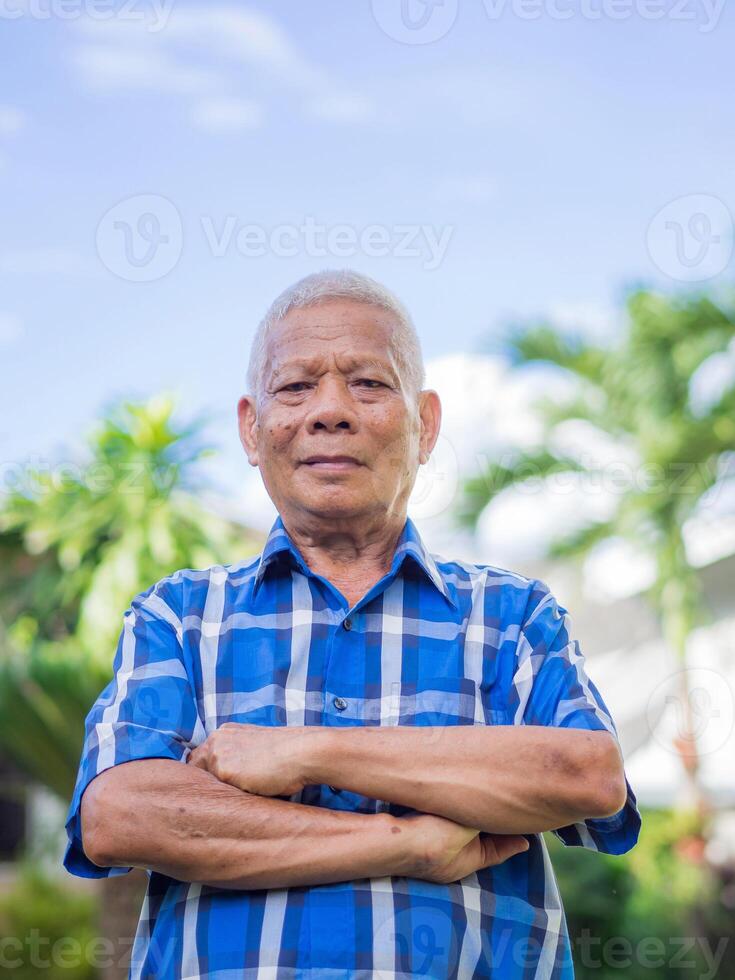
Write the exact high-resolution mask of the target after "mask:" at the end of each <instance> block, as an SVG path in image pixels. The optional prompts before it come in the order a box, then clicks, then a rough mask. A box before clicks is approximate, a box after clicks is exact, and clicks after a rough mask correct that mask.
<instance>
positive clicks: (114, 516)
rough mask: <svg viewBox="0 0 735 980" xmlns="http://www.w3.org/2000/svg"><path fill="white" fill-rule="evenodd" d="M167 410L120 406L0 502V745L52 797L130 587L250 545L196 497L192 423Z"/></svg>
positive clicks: (154, 403) (70, 775)
mask: <svg viewBox="0 0 735 980" xmlns="http://www.w3.org/2000/svg"><path fill="white" fill-rule="evenodd" d="M172 414H173V402H172V400H171V399H170V398H169V397H166V396H159V397H155V398H152V399H151V400H150V401H148V402H147V403H145V404H130V403H123V404H120V405H118V406H117V407H116V408H114V409H113V410H112V412H111V413H110V414H109V415H108V416H107V417H106V418H104V419H103V420H102V421H101V422H100V423H99V425H98V426H97V428H96V430H95V431H94V432H93V433H92V435H91V437H90V439H89V453H88V458H87V459H86V460H85V461H84V462H83V463H79V464H77V463H74V462H71V463H66V464H64V465H63V466H61V465H60V466H57V467H55V468H53V469H49V470H45V471H42V472H41V471H38V470H36V471H33V472H31V471H29V472H27V473H26V475H25V480H24V487H23V489H22V490H21V491H16V492H15V493H14V494H12V495H11V496H10V497H9V499H8V500H7V502H6V504H5V506H4V507H3V509H2V511H0V558H2V564H1V566H0V747H1V748H2V749H3V750H4V752H5V753H6V754H7V755H9V756H10V757H11V758H13V759H14V760H15V761H16V762H17V763H18V764H19V765H20V766H21V767H22V768H23V769H24V770H25V771H26V772H27V773H28V774H29V775H30V776H31V777H32V778H33V779H35V780H37V781H39V782H41V783H43V784H44V785H46V786H48V787H49V788H50V789H52V790H53V791H54V792H55V793H57V794H58V795H59V796H60V797H62V798H64V799H66V798H68V797H70V796H71V792H72V790H73V787H74V780H75V777H76V770H77V766H78V764H79V754H80V751H81V746H82V736H83V727H84V726H83V721H84V717H85V715H86V713H87V711H88V710H89V708H90V706H91V704H92V702H93V701H94V700H95V698H96V697H97V695H98V694H99V692H100V690H101V689H102V688H103V687H104V686H105V684H106V683H107V681H108V680H109V679H110V677H111V667H112V658H113V654H114V651H115V646H116V643H117V637H118V634H119V632H120V628H121V622H122V620H121V617H122V613H123V612H124V610H125V608H126V607H127V605H128V604H129V602H130V599H131V598H132V596H133V595H135V594H136V593H137V592H139V591H141V590H142V589H144V588H146V587H147V586H149V585H151V584H152V583H153V582H155V581H157V580H158V579H159V578H161V577H163V576H164V575H167V574H169V573H170V572H172V571H174V570H175V569H177V568H181V567H202V566H207V565H211V564H213V563H215V562H217V561H227V560H233V559H235V558H240V557H243V556H244V555H246V554H249V553H251V552H253V551H257V542H256V539H255V537H254V536H253V535H252V534H251V532H249V531H247V530H246V529H245V528H243V527H241V526H239V525H235V524H233V523H231V522H229V521H226V520H223V519H222V518H220V517H217V516H215V515H214V514H212V513H211V512H209V511H207V510H206V509H205V508H204V507H202V506H201V504H200V503H199V502H198V501H197V499H196V493H197V491H198V490H200V489H201V488H202V483H201V481H200V479H199V477H198V475H197V465H198V464H199V462H200V461H201V459H202V458H203V456H205V455H206V454H207V453H208V450H207V449H205V447H204V446H203V444H202V441H201V422H195V423H193V424H192V425H190V426H188V427H186V428H182V427H178V426H176V425H175V424H174V422H173V420H172ZM2 623H4V624H5V628H4V629H3V628H2V626H1V624H2Z"/></svg>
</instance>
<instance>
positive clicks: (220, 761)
mask: <svg viewBox="0 0 735 980" xmlns="http://www.w3.org/2000/svg"><path fill="white" fill-rule="evenodd" d="M248 383H249V391H250V394H249V395H248V396H246V397H244V398H242V399H241V401H240V404H239V420H240V434H241V439H242V443H243V446H244V448H245V452H246V453H247V456H248V459H249V461H250V463H251V464H252V465H253V466H258V467H259V468H260V472H261V475H262V478H263V480H264V482H265V486H266V488H267V490H268V493H269V495H270V497H271V498H272V500H273V502H274V504H275V506H276V508H277V510H278V517H277V519H276V521H275V523H274V524H273V527H272V529H271V531H270V534H269V536H268V539H267V542H266V544H265V547H264V549H263V552H262V554H260V555H259V556H256V557H255V558H249V559H247V560H245V561H242V562H240V563H238V564H234V565H225V566H216V567H214V568H209V569H206V570H204V571H193V570H191V569H185V570H182V571H178V572H175V573H174V574H173V575H171V576H169V577H167V578H165V579H163V580H162V581H160V582H158V583H157V584H156V585H154V586H152V587H151V588H150V589H148V591H146V592H144V593H142V594H140V595H138V596H137V597H136V598H135V599H133V601H132V603H131V606H130V608H129V609H128V611H127V612H126V613H125V616H124V625H123V629H122V634H121V637H120V644H119V647H118V651H117V655H116V658H115V662H114V678H113V680H112V681H111V682H110V684H109V685H108V687H107V688H105V690H104V691H103V692H102V694H101V695H100V697H99V699H98V701H97V702H96V703H95V705H94V706H93V707H92V709H91V711H90V713H89V715H88V718H87V723H86V742H85V746H84V751H83V756H82V762H81V766H80V771H79V778H78V781H77V786H76V790H75V793H74V798H73V800H72V803H71V806H70V809H69V817H68V822H67V831H68V836H69V845H68V848H67V852H66V856H65V866H66V867H67V869H68V870H69V871H71V872H73V873H74V874H79V875H86V876H104V875H112V874H123V873H125V872H126V871H129V870H130V868H131V867H133V866H137V867H141V868H146V869H147V871H148V874H149V881H148V891H147V895H146V898H145V902H144V905H143V909H142V912H141V917H140V922H139V925H138V930H137V935H136V938H135V943H134V947H133V954H132V967H131V976H132V977H135V978H172V980H173V978H177V980H179V978H187V980H193V978H198V977H213V978H218V980H234V978H240V977H244V978H283V980H287V978H288V980H290V978H301V977H322V978H331V980H337V978H347V977H363V978H367V977H379V978H396V977H419V976H420V977H436V978H447V977H458V978H466V980H469V978H473V977H487V978H490V977H492V978H494V980H497V978H516V977H517V978H519V980H520V978H532V977H535V978H539V980H540V978H565V977H571V976H572V975H573V969H572V965H571V956H570V943H569V938H568V934H567V928H566V923H565V919H564V912H563V908H562V904H561V900H560V897H559V892H558V890H557V886H556V882H555V879H554V874H553V871H552V868H551V865H550V863H549V858H548V854H547V851H546V847H545V844H544V841H543V838H542V836H541V835H542V832H543V831H546V830H553V831H555V833H556V834H557V835H558V836H559V837H560V838H561V839H562V840H563V841H564V842H565V843H566V844H572V845H580V846H584V847H588V848H592V849H594V850H599V851H604V852H607V853H611V854H620V853H622V852H624V851H627V850H628V849H629V848H631V847H632V846H633V845H634V844H635V842H636V839H637V836H638V830H639V826H640V818H639V815H638V812H637V810H636V801H635V796H634V794H633V792H632V790H631V788H630V786H629V784H628V782H627V780H626V778H625V773H624V770H623V764H622V761H621V755H620V751H619V747H618V742H617V735H616V730H615V727H614V724H613V722H612V720H611V718H610V715H609V713H608V711H607V709H606V707H605V704H604V702H603V700H602V698H601V697H600V694H599V692H598V691H597V689H596V688H595V686H594V685H593V684H592V682H591V681H590V680H589V679H588V677H587V675H586V673H585V668H584V660H583V657H582V654H581V653H580V650H579V648H578V645H577V643H576V642H575V641H574V640H573V639H572V638H571V637H570V633H569V621H568V618H567V615H566V610H565V609H563V608H562V607H561V606H560V605H559V604H558V603H557V602H556V600H555V598H554V597H553V596H552V594H551V593H550V592H549V590H548V588H547V587H546V585H545V584H544V583H543V582H540V581H533V580H529V579H527V578H524V577H523V576H521V575H517V574H514V573H512V572H508V571H503V570H501V569H498V568H494V567H492V566H489V565H471V564H467V563H465V562H460V561H450V560H445V559H443V558H439V557H437V556H434V555H432V554H430V553H429V552H428V551H427V549H426V547H425V546H424V544H423V542H422V540H421V537H420V536H419V534H418V532H417V529H416V527H415V525H414V524H413V522H412V521H411V520H410V519H408V518H407V511H406V508H407V502H408V499H409V495H410V493H411V489H412V487H413V485H414V481H415V479H416V475H417V471H418V467H419V466H420V465H422V464H424V463H426V462H427V460H428V459H429V454H430V453H431V451H432V449H433V447H434V445H435V443H436V440H437V436H438V433H439V426H440V417H441V408H440V403H439V398H438V396H437V394H436V392H434V391H430V390H424V388H423V367H422V361H421V353H420V347H419V343H418V339H417V336H416V333H415V330H414V328H413V326H412V325H411V321H410V319H409V317H408V315H407V313H406V311H405V309H404V308H403V307H402V306H401V304H400V303H399V302H398V301H397V300H396V298H395V297H394V296H393V295H392V294H390V293H389V292H388V291H387V290H386V289H384V288H383V287H382V286H380V285H379V284H378V283H376V282H374V281H372V280H370V279H368V278H366V277H364V276H361V275H358V274H356V273H353V272H348V271H345V272H326V273H321V274H317V275H314V276H309V277H307V278H306V279H304V280H302V281H301V282H299V283H297V284H296V285H295V286H293V287H291V288H290V289H289V290H287V291H286V292H285V293H284V294H283V295H282V296H280V297H279V298H278V299H277V300H276V301H275V303H274V304H273V306H272V307H271V309H270V310H269V312H268V313H267V315H266V317H265V319H264V320H263V322H262V323H261V325H260V327H259V329H258V332H257V334H256V337H255V340H254V343H253V349H252V354H251V361H250V371H249V378H248ZM182 763H188V764H182Z"/></svg>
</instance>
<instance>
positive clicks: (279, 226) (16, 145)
mask: <svg viewBox="0 0 735 980" xmlns="http://www.w3.org/2000/svg"><path fill="white" fill-rule="evenodd" d="M75 3H76V6H75ZM410 4H414V5H415V6H413V7H411V6H410ZM410 4H409V7H408V10H409V12H410V13H412V15H415V16H416V17H420V16H421V15H422V12H426V13H427V14H428V16H429V17H434V16H439V17H445V18H447V17H448V18H449V19H451V18H452V17H453V16H454V14H455V12H456V19H455V20H454V22H453V24H451V26H450V27H449V29H447V30H446V32H445V33H443V35H442V36H441V37H439V38H438V39H437V40H435V41H433V42H430V43H402V41H401V40H396V39H395V37H391V36H390V34H391V31H393V33H396V31H395V30H393V28H392V27H391V25H395V24H398V25H399V27H400V21H399V20H398V19H397V17H398V13H397V12H399V11H400V0H374V2H373V3H372V4H371V3H370V2H364V0H360V2H357V3H344V2H337V0H321V2H319V3H318V4H317V3H312V4H290V3H289V4H285V3H284V4H279V5H278V4H277V5H266V4H264V3H257V4H249V5H247V6H245V5H236V4H231V5H229V6H228V5H217V4H214V5H210V6H206V7H205V6H204V5H194V4H191V3H186V2H181V0H179V2H175V3H174V4H173V5H171V6H167V7H166V8H165V11H164V14H160V13H159V14H156V13H155V8H153V7H151V6H146V4H145V3H144V2H143V0H136V2H135V3H130V4H126V5H125V6H120V5H118V9H117V15H116V16H115V17H112V18H111V19H104V20H103V19H101V16H100V10H101V9H102V3H101V0H99V2H98V3H97V4H95V2H94V0H78V2H77V0H65V3H64V2H62V0H35V2H33V3H30V2H25V3H22V2H21V0H3V2H2V3H0V48H1V49H2V50H1V64H2V69H1V70H2V88H1V89H0V93H1V94H0V186H1V187H2V191H1V192H0V200H1V201H2V204H1V209H2V222H1V223H0V357H1V358H2V361H3V371H2V379H3V385H2V391H1V392H0V413H1V421H0V440H1V441H2V459H3V460H4V461H6V462H7V461H23V460H27V459H29V458H31V457H32V456H34V455H35V456H40V457H43V458H47V459H53V458H55V457H56V456H57V455H58V454H59V453H60V452H61V450H62V447H65V446H70V445H74V444H75V443H76V442H77V441H78V440H79V438H80V436H81V435H82V434H83V433H84V432H85V431H86V429H87V428H88V427H89V424H90V423H91V422H92V420H93V419H94V417H95V415H96V414H97V413H98V412H99V410H100V409H101V408H102V407H103V406H104V405H105V404H107V403H109V402H110V401H111V400H113V399H114V398H115V397H117V396H118V395H123V394H126V395H134V396H144V395H147V394H150V393H153V392H156V391H159V390H162V389H166V390H173V391H175V392H177V393H178V394H179V396H180V402H181V405H182V408H183V411H184V412H185V413H186V414H189V413H196V412H199V411H201V410H207V411H209V412H212V413H214V416H215V418H216V419H217V420H218V421H217V424H216V428H215V435H216V438H217V440H218V442H219V443H220V445H221V446H222V447H223V452H224V456H223V461H222V465H221V467H220V469H221V474H223V478H224V479H225V480H226V481H227V482H228V486H230V487H231V488H232V492H233V493H235V494H236V493H237V492H238V491H237V489H236V485H237V483H238V480H239V474H242V476H243V477H244V476H245V474H246V470H248V469H249V468H248V467H247V465H246V463H245V461H244V459H242V460H241V459H240V449H239V444H238V442H237V437H236V430H235V424H234V406H235V403H236V400H237V397H238V396H239V394H240V393H241V392H242V390H243V384H244V374H245V363H246V358H247V350H248V344H249V341H250V338H251V336H252V333H253V330H254V327H255V325H256V323H257V321H258V320H259V318H260V317H261V316H262V314H263V312H264V310H265V308H266V307H267V305H268V304H269V302H270V301H271V300H272V298H273V297H274V296H275V294H276V293H277V292H279V291H280V290H281V289H282V288H284V287H285V286H286V285H288V284H289V283H290V282H292V281H294V280H295V279H297V278H299V277H300V276H302V275H304V274H306V273H308V272H311V271H314V270H316V269H320V268H324V267H335V266H342V265H348V266H352V267H355V268H358V269H360V270H362V271H364V272H367V273H368V274H370V275H373V276H375V277H376V278H378V279H380V280H382V281H383V282H385V283H386V284H387V285H389V286H390V287H392V288H393V289H395V290H396V292H397V293H398V294H399V295H400V296H401V297H402V298H403V300H404V301H405V302H406V304H407V305H408V306H409V308H410V309H411V310H412V312H413V314H414V317H415V320H416V323H417V326H418V328H419V331H420V334H421V337H422V342H423V347H424V353H425V356H426V358H427V359H428V360H431V359H435V358H440V357H443V356H446V355H448V354H452V353H456V352H462V351H464V352H472V351H474V350H476V349H478V347H479V345H480V344H481V343H482V341H483V337H486V336H487V335H488V334H493V333H497V332H498V331H500V330H501V329H502V327H503V325H504V324H506V323H507V322H508V321H509V320H512V319H515V318H516V317H523V316H528V315H534V314H542V313H549V314H551V315H553V316H555V317H556V318H557V319H559V320H560V322H573V321H574V320H584V321H585V324H586V325H587V327H588V328H589V329H593V330H595V331H603V332H605V331H609V330H613V329H614V322H615V317H614V311H615V309H616V307H617V306H618V304H619V300H620V296H621V295H622V292H623V290H624V289H625V288H626V287H627V286H629V285H631V284H633V283H636V282H646V283H658V284H661V285H662V286H664V287H666V288H671V287H674V288H679V287H681V285H682V280H683V279H686V278H687V276H689V278H690V279H691V278H694V279H696V278H697V269H698V270H699V272H701V275H700V276H699V278H704V277H706V279H707V281H708V282H712V283H717V282H722V281H727V280H730V279H731V277H732V270H733V262H732V258H731V250H730V247H731V241H730V239H731V233H732V220H731V218H730V214H732V213H735V188H734V186H733V175H734V174H735V167H734V166H733V164H734V162H735V128H734V127H733V124H732V123H733V118H732V116H733V113H732V106H733V104H735V92H734V88H735V85H734V77H735V76H734V73H733V67H732V50H733V46H734V44H735V26H734V25H735V11H734V10H733V8H732V5H730V9H729V10H726V9H722V7H721V5H719V4H718V3H716V2H714V0H710V2H707V3H706V2H705V0H648V2H646V0H585V2H584V3H580V2H572V0H556V2H555V3H552V2H551V0H538V5H537V6H534V0H526V5H525V6H524V5H522V4H519V3H515V4H513V3H510V2H508V3H507V4H506V5H505V6H503V4H502V3H500V0H494V2H491V0H485V2H484V3H483V0H460V2H459V4H458V5H457V6H456V11H455V8H454V7H453V5H452V0H446V3H445V6H444V9H443V10H442V9H437V10H435V11H423V10H422V7H421V5H419V4H418V2H417V0H410ZM498 4H500V5H498ZM615 4H617V6H615ZM657 5H658V6H657ZM659 7H660V8H661V9H662V10H663V13H664V16H663V17H662V18H661V19H656V20H654V19H652V17H653V15H654V13H655V12H656V11H657V10H658V9H659ZM64 10H66V12H67V13H66V17H65V18H62V16H60V14H61V13H63V11H64ZM501 10H502V11H503V12H502V14H501V13H500V11H501ZM565 10H568V11H570V12H571V16H569V17H568V19H564V20H561V19H559V15H558V12H559V11H565ZM616 10H617V12H618V17H619V19H614V17H613V16H611V12H612V13H614V12H615V11H616ZM519 11H520V14H519ZM524 11H525V14H526V16H522V14H523V12H524ZM142 14H144V15H145V19H140V16H141V15H142ZM537 15H538V16H537ZM597 15H599V16H597ZM164 21H165V22H164ZM381 25H382V26H381ZM386 25H387V26H386ZM398 33H400V30H399V31H398ZM404 34H405V31H404ZM406 37H408V39H409V40H412V41H414V42H415V41H416V40H417V38H416V34H415V32H414V33H413V34H411V32H410V31H409V32H408V34H406ZM404 40H405V37H404ZM418 40H420V38H418ZM130 199H133V203H132V204H131V203H130ZM141 201H142V202H143V203H142V205H141V203H140V202H141ZM119 202H128V203H127V204H125V203H124V204H123V205H121V206H120V209H118V210H117V211H113V210H112V209H113V208H115V206H117V205H118V204H119ZM151 202H153V203H151ZM672 202H673V203H672ZM136 207H138V212H136V211H135V208H136ZM667 207H668V210H666V211H662V209H664V208H667ZM161 209H163V210H161ZM657 214H659V218H658V219H655V216H656V215H657ZM138 217H140V218H141V220H142V224H141V225H137V224H136V220H137V218H138ZM151 220H152V221H154V224H151V223H150V222H151ZM307 220H308V221H311V222H312V224H313V225H314V226H316V227H317V228H319V229H322V231H320V234H321V235H322V237H324V238H325V240H326V236H327V235H331V236H332V238H331V241H332V242H333V243H334V242H336V243H337V244H336V245H334V244H333V245H332V246H330V247H329V248H327V251H328V252H330V249H331V254H327V255H326V256H325V255H323V254H320V253H319V248H315V247H314V244H313V242H312V243H311V244H310V243H309V241H308V239H307V235H306V233H305V232H304V231H303V227H304V223H305V221H307ZM700 220H703V221H705V226H701V225H700V224H698V222H699V221H700ZM177 221H180V226H179V225H177ZM652 221H654V225H653V226H652V225H651V222H652ZM656 221H658V225H656V223H655V222H656ZM667 221H668V224H667ZM672 221H673V222H674V224H675V225H677V226H678V227H680V229H681V231H682V234H684V235H685V236H686V235H687V234H689V235H690V236H694V237H693V238H692V240H691V241H690V242H689V243H687V242H686V240H685V241H684V247H685V248H688V249H689V252H688V253H687V254H689V255H694V254H695V252H696V247H697V242H698V241H700V239H702V237H703V236H704V238H707V236H709V237H710V238H713V240H714V239H717V238H719V244H717V245H715V246H713V248H714V251H713V252H711V253H710V256H709V259H708V261H709V262H710V266H707V265H706V264H705V266H701V265H699V266H697V267H696V268H695V271H694V273H693V274H691V270H692V263H691V262H689V263H685V264H684V265H682V264H681V263H679V265H678V266H677V263H676V256H675V255H674V257H673V258H672V254H673V253H672V252H671V249H672V248H673V247H674V246H673V244H672V243H671V242H669V243H667V241H666V240H665V238H666V236H667V235H668V234H669V232H670V233H671V235H672V236H673V235H674V231H673V230H672V227H673V226H672V223H671V222H672ZM155 222H157V224H155ZM171 222H173V223H171ZM692 222H693V223H692ZM124 225H127V226H128V229H129V231H130V233H131V234H134V233H137V231H140V234H141V235H142V238H141V239H140V240H134V246H133V251H132V252H127V253H126V252H124V251H122V247H123V238H124V235H125V231H124V228H123V226H124ZM370 226H377V231H376V230H373V232H372V233H371V234H373V235H374V236H375V237H373V238H369V237H368V238H366V235H367V234H368V233H367V232H366V229H368V228H369V227H370ZM651 228H653V231H651ZM227 229H229V230H230V232H231V235H230V237H229V238H227V237H226V236H225V237H222V236H223V233H224V232H225V231H226V230H227ZM243 229H245V230H246V232H247V234H248V235H249V236H250V237H249V238H247V239H245V244H244V245H243V246H242V247H241V248H238V244H237V243H238V237H237V236H238V233H239V232H241V231H242V230H243ZM248 229H249V230H248ZM243 234H244V233H243ZM160 235H163V236H168V243H167V244H166V247H165V248H163V250H162V251H161V252H159V253H158V255H157V258H156V260H155V261H154V263H153V264H152V265H151V266H149V267H146V266H145V264H143V265H141V262H142V259H141V256H143V257H144V256H145V254H146V248H147V244H149V243H151V242H154V243H155V242H159V237H160ZM279 235H281V236H282V237H281V239H280V242H281V244H280V245H279V244H278V240H277V239H278V236H279ZM274 236H275V237H274ZM340 236H341V237H340ZM410 236H412V237H410ZM662 236H663V237H662ZM241 237H242V236H241ZM695 239H696V240H695ZM432 241H433V242H434V244H433V245H432V244H431V243H432ZM436 242H443V244H442V246H441V248H439V247H438V246H437V245H436ZM672 242H673V238H672ZM213 243H214V244H213ZM340 243H341V244H340ZM366 243H367V244H366ZM700 243H701V242H700ZM159 244H160V242H159ZM258 248H259V249H260V250H261V251H262V252H264V253H265V254H260V255H254V254H247V253H248V249H249V250H250V251H251V252H252V251H253V250H257V249H258ZM167 249H168V250H169V251H168V252H167ZM350 249H351V250H352V252H353V253H354V254H348V253H349V251H350ZM381 249H382V253H383V254H378V253H380V251H381ZM667 249H668V252H667ZM692 249H694V251H692ZM116 250H117V257H116ZM322 251H324V249H322ZM402 251H403V252H405V251H408V253H409V254H401V252H402ZM218 252H221V253H223V254H217V253H218ZM286 253H287V254H286ZM318 253H319V254H318ZM366 253H371V254H366ZM167 254H170V255H171V256H173V259H172V260H171V262H170V264H171V268H170V271H167V272H166V274H163V272H164V271H166V263H167V262H168V261H169V260H168V259H167ZM131 255H132V257H133V259H134V260H135V262H137V263H138V265H134V264H133V265H131V264H130V263H129V262H128V261H127V260H128V258H130V256H131ZM156 262H158V263H159V264H158V265H156V264H155V263H156ZM161 263H163V264H161ZM672 263H673V264H672ZM139 268H142V270H143V271H142V273H141V275H143V276H144V277H145V276H146V275H149V274H150V277H151V278H150V281H131V275H132V276H133V277H134V276H135V275H137V273H136V272H135V269H139ZM687 269H688V270H689V273H687V272H686V270H687ZM702 270H704V271H702ZM121 273H122V274H121ZM159 273H160V275H159ZM679 273H681V275H679ZM440 393H441V388H440Z"/></svg>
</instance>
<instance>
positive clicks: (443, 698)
mask: <svg viewBox="0 0 735 980" xmlns="http://www.w3.org/2000/svg"><path fill="white" fill-rule="evenodd" d="M394 724H395V722H394ZM398 724H400V725H416V726H431V725H435V726H441V727H443V726H447V725H512V724H513V718H512V715H511V712H510V711H509V710H507V709H504V708H497V707H493V708H491V707H489V706H488V704H487V701H486V699H485V697H484V696H483V691H482V690H481V688H480V687H479V686H478V685H477V683H476V682H475V681H474V680H472V679H471V678H469V677H433V678H427V679H425V680H423V681H422V683H421V684H420V686H419V689H418V690H416V691H410V692H406V691H405V688H404V693H403V694H402V695H401V699H400V718H399V720H398Z"/></svg>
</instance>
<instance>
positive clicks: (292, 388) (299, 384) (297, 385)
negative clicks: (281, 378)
mask: <svg viewBox="0 0 735 980" xmlns="http://www.w3.org/2000/svg"><path fill="white" fill-rule="evenodd" d="M305 387H306V382H305V381H292V382H291V384H288V385H284V386H283V387H282V388H281V391H288V392H293V393H294V394H297V393H298V392H299V391H300V390H301V389H302V388H305Z"/></svg>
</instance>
